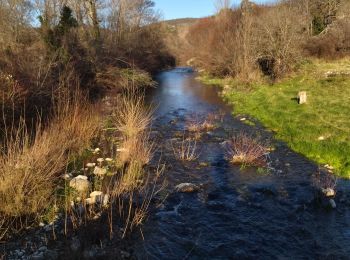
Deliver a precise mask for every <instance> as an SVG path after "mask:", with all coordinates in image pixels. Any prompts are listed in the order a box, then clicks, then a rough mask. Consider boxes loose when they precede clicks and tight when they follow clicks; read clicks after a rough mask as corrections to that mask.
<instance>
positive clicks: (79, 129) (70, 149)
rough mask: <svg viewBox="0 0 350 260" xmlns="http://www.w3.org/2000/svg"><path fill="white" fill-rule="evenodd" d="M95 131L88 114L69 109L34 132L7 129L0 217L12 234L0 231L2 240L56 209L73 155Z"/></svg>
mask: <svg viewBox="0 0 350 260" xmlns="http://www.w3.org/2000/svg"><path fill="white" fill-rule="evenodd" d="M97 127H98V123H97V122H96V120H94V117H93V116H92V114H91V113H90V112H88V110H86V109H85V108H81V107H80V106H79V105H77V104H75V105H74V106H73V105H71V104H67V106H66V107H65V109H62V110H61V111H60V113H59V114H56V117H55V118H54V119H53V120H52V121H51V123H50V124H49V125H48V126H45V127H44V126H43V124H41V123H38V124H37V126H36V128H35V129H34V131H32V132H31V131H29V130H28V129H27V127H26V125H25V123H24V120H22V121H21V123H20V124H19V126H18V127H17V128H16V129H14V128H13V127H7V128H6V133H5V135H6V137H5V139H4V141H3V144H2V151H1V155H0V179H1V182H0V217H1V218H2V219H5V220H6V225H7V227H6V228H8V229H7V230H6V229H4V228H5V225H3V226H0V235H2V236H5V233H7V231H16V230H20V229H22V228H24V227H26V226H28V225H30V224H31V223H34V222H35V220H38V219H39V218H40V217H41V216H42V214H43V212H44V211H45V209H47V208H48V207H50V206H51V205H52V202H53V200H54V199H55V196H54V191H55V184H56V183H57V180H58V177H59V175H60V174H61V173H62V172H63V171H64V169H65V167H66V165H67V160H68V157H69V155H70V154H71V153H75V152H77V151H79V150H80V149H82V148H83V147H84V146H85V145H86V144H87V143H88V142H89V141H90V140H91V137H92V136H93V135H94V134H95V133H96V129H97ZM13 229H14V230H13ZM5 231H6V232H5ZM0 239H1V236H0Z"/></svg>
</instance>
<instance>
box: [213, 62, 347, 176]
mask: <svg viewBox="0 0 350 260" xmlns="http://www.w3.org/2000/svg"><path fill="white" fill-rule="evenodd" d="M347 70H350V61H349V60H341V61H339V62H327V63H326V62H322V61H313V62H312V63H310V62H309V63H305V64H303V65H301V68H300V70H299V72H298V73H296V74H295V75H292V76H291V77H290V78H288V79H285V80H283V81H281V82H279V83H276V84H274V85H269V84H267V83H264V84H262V83H259V84H255V85H253V86H251V89H250V91H242V90H241V88H239V87H236V84H237V83H236V84H232V82H231V85H230V90H229V91H225V94H224V95H225V98H226V99H227V100H228V101H229V102H230V103H233V104H234V113H235V114H249V115H251V116H253V117H255V118H256V119H258V120H260V121H261V122H262V123H263V124H264V125H265V126H266V127H268V128H270V129H272V130H273V131H275V132H276V137H277V138H278V139H281V140H284V141H286V142H287V143H288V144H289V146H290V147H291V148H292V149H293V150H295V151H297V152H300V153H302V154H304V155H306V156H307V157H308V158H310V159H312V160H314V161H316V162H318V163H320V164H329V165H331V166H333V167H334V169H335V171H336V173H338V174H339V175H342V176H346V177H350V120H349V115H350V77H348V76H334V77H328V78H327V77H326V76H325V73H326V72H327V71H347ZM215 82H216V83H217V82H220V81H219V80H216V81H215ZM223 83H225V84H227V80H225V81H221V85H223ZM298 91H307V95H308V103H307V104H305V105H299V104H298V103H297V101H296V100H294V99H293V98H295V97H296V96H297V93H298Z"/></svg>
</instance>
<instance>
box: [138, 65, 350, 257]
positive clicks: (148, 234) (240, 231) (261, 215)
mask: <svg viewBox="0 0 350 260" xmlns="http://www.w3.org/2000/svg"><path fill="white" fill-rule="evenodd" d="M195 77H196V73H194V72H193V71H192V70H191V69H190V68H175V69H173V70H170V71H165V72H162V73H160V74H159V75H158V77H157V81H158V83H159V85H158V87H157V88H156V89H154V90H152V91H151V93H150V95H149V96H148V101H149V102H151V103H152V104H154V105H155V107H156V111H155V120H154V123H153V130H154V132H155V140H156V142H158V144H159V147H158V148H157V153H156V156H155V161H162V162H164V163H165V164H166V165H167V167H166V170H165V173H164V178H165V180H166V183H167V186H166V188H165V189H164V190H163V191H162V192H161V193H160V194H159V195H157V197H156V199H155V201H156V203H155V204H156V205H157V207H153V208H152V209H151V212H150V216H149V218H148V219H147V221H146V222H145V224H144V226H143V227H142V236H143V238H142V239H139V240H138V242H137V246H136V249H135V254H136V255H137V256H138V258H140V259H315V258H322V259H323V258H329V259H339V258H342V259H349V258H350V210H349V209H350V196H349V191H350V189H349V188H350V186H349V182H348V181H346V180H339V181H338V186H337V196H336V199H335V201H336V203H337V208H336V209H330V208H328V207H326V206H325V205H324V203H322V202H320V201H319V200H318V199H317V196H316V193H315V188H314V186H313V178H312V175H313V174H314V173H316V172H317V171H318V166H317V165H315V164H314V163H312V162H310V161H308V160H307V159H305V158H304V157H303V156H301V155H299V154H297V153H294V152H293V151H291V150H290V149H289V148H288V147H287V146H286V145H285V144H284V143H281V142H279V141H276V140H274V139H273V134H272V133H271V132H269V131H266V130H264V129H263V128H262V127H261V126H259V125H258V124H257V125H256V126H250V125H247V124H244V123H243V122H241V121H240V120H238V119H236V118H234V117H233V116H232V115H231V110H232V109H231V107H229V106H227V105H226V104H225V103H224V102H223V101H222V99H221V98H220V97H219V95H218V90H217V89H216V88H215V87H208V86H204V85H203V84H201V83H199V82H198V81H197V80H196V79H195ZM219 111H221V113H222V114H223V118H222V121H221V123H220V125H219V126H218V128H217V129H215V130H213V131H211V132H208V133H206V134H205V135H204V136H203V137H202V138H201V140H200V141H198V144H197V146H198V151H199V158H198V159H197V160H196V161H193V162H181V161H179V160H176V159H175V158H174V155H173V151H172V149H171V148H170V147H169V143H171V142H172V141H173V140H176V138H178V139H179V133H181V132H183V131H184V130H185V127H186V120H187V119H188V118H189V117H193V116H194V115H195V114H197V115H198V114H201V115H207V114H209V113H212V112H214V113H218V112H219ZM242 131H243V132H248V133H251V134H253V135H256V136H261V138H262V139H264V140H269V142H270V143H271V144H272V145H273V146H275V147H276V150H275V151H273V152H271V154H270V160H271V167H272V168H273V169H272V170H271V172H270V173H261V172H259V170H258V169H256V168H245V169H241V168H240V167H239V166H234V165H231V164H229V163H228V162H227V160H226V159H225V151H224V149H223V147H222V142H223V141H225V140H227V138H228V137H229V136H230V135H232V134H235V133H238V132H242ZM176 136H177V137H176ZM187 182H188V183H193V184H196V185H198V186H199V187H201V189H200V191H199V192H196V193H179V192H176V191H174V187H175V186H176V185H178V184H180V183H187Z"/></svg>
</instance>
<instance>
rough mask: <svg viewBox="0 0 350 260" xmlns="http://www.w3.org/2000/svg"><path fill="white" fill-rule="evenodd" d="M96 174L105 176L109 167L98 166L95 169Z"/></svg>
mask: <svg viewBox="0 0 350 260" xmlns="http://www.w3.org/2000/svg"><path fill="white" fill-rule="evenodd" d="M94 174H95V175H97V176H103V175H106V174H107V169H105V168H101V167H98V166H96V167H95V169H94Z"/></svg>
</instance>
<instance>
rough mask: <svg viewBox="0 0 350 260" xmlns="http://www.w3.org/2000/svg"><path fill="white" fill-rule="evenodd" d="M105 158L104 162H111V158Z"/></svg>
mask: <svg viewBox="0 0 350 260" xmlns="http://www.w3.org/2000/svg"><path fill="white" fill-rule="evenodd" d="M105 160H106V162H113V159H112V158H106V159H105Z"/></svg>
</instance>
